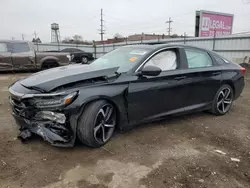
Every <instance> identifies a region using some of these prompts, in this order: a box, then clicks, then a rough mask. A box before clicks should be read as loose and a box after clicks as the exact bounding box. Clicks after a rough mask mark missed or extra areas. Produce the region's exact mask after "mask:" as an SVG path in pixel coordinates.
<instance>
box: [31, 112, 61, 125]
mask: <svg viewBox="0 0 250 188" xmlns="http://www.w3.org/2000/svg"><path fill="white" fill-rule="evenodd" d="M35 117H36V118H42V119H47V120H51V121H55V122H58V123H61V124H63V123H65V121H66V116H65V115H64V114H62V113H57V112H51V111H40V112H37V113H36V115H35Z"/></svg>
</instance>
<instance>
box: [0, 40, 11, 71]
mask: <svg viewBox="0 0 250 188" xmlns="http://www.w3.org/2000/svg"><path fill="white" fill-rule="evenodd" d="M0 70H12V61H11V53H10V52H8V48H7V44H6V43H0Z"/></svg>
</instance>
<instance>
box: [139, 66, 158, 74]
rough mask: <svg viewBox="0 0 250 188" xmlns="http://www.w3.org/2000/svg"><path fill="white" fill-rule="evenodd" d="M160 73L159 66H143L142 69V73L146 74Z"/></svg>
mask: <svg viewBox="0 0 250 188" xmlns="http://www.w3.org/2000/svg"><path fill="white" fill-rule="evenodd" d="M160 73H161V69H160V68H159V67H156V66H152V65H149V66H146V67H143V69H142V70H141V75H145V76H158V75H159V74H160Z"/></svg>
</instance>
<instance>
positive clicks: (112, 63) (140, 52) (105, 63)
mask: <svg viewBox="0 0 250 188" xmlns="http://www.w3.org/2000/svg"><path fill="white" fill-rule="evenodd" d="M148 52H149V49H143V48H135V47H124V48H119V49H116V50H114V51H112V52H109V53H107V54H106V55H104V56H102V57H100V58H99V59H97V60H95V61H94V62H93V63H92V64H91V66H97V67H98V68H101V69H103V68H112V67H119V69H118V70H117V72H119V73H122V72H127V71H129V70H130V69H132V68H133V67H134V66H135V65H136V64H137V63H138V62H139V61H140V60H141V59H142V58H143V57H144V56H145V55H146V54H147V53H148Z"/></svg>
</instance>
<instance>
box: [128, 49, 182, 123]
mask: <svg viewBox="0 0 250 188" xmlns="http://www.w3.org/2000/svg"><path fill="white" fill-rule="evenodd" d="M178 55H179V51H178V49H171V50H169V49H168V50H163V51H160V52H158V53H157V54H155V55H154V56H153V57H152V58H151V59H149V60H148V61H147V62H146V64H145V65H144V66H148V65H154V66H158V67H159V68H161V69H162V72H161V74H160V75H158V76H155V77H152V76H142V77H138V79H137V80H135V81H132V82H131V83H129V91H128V116H129V122H130V123H131V124H133V123H137V122H139V121H143V120H150V119H151V118H158V117H159V118H160V117H162V116H165V115H168V114H171V113H175V112H181V111H184V107H185V105H186V99H187V93H186V85H185V78H184V77H183V76H182V70H180V69H179V67H180V66H179V65H180V59H181V58H180V57H179V56H178Z"/></svg>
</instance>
